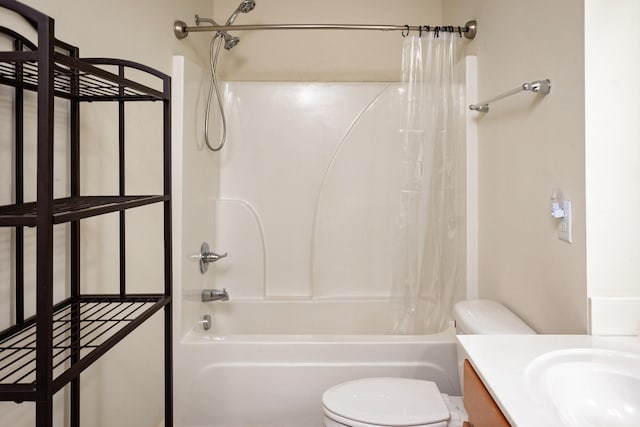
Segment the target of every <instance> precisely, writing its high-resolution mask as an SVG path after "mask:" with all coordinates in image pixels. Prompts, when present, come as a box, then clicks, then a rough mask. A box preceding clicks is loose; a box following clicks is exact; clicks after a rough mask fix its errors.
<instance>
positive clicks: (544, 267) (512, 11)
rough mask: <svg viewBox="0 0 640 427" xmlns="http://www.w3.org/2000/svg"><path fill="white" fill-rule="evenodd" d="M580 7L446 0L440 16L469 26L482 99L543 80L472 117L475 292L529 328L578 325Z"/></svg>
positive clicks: (582, 251) (580, 329)
mask: <svg viewBox="0 0 640 427" xmlns="http://www.w3.org/2000/svg"><path fill="white" fill-rule="evenodd" d="M583 16H584V8H583V2H582V1H580V0H571V1H563V2H556V1H552V0H544V1H526V2H522V1H520V2H513V1H509V0H486V1H482V2H478V1H473V0H451V1H446V2H443V19H444V20H449V21H452V22H464V21H466V20H468V19H472V18H473V19H477V20H478V23H479V30H478V37H477V38H476V40H475V41H473V42H471V43H469V45H468V52H469V53H475V54H477V55H478V77H479V80H478V81H479V84H478V91H479V97H480V98H487V97H491V96H494V95H497V94H499V93H502V92H504V91H506V90H508V89H511V88H514V87H516V86H518V85H520V84H521V83H523V82H525V81H531V80H537V79H543V78H549V79H550V80H551V81H552V84H553V88H552V90H551V94H549V95H548V96H547V97H545V98H544V99H542V98H540V97H536V96H534V95H532V94H529V93H526V94H518V95H516V96H513V97H511V98H508V99H505V100H503V101H500V102H497V103H495V104H494V105H493V106H492V107H491V111H490V112H489V113H488V114H485V115H480V114H479V115H478V126H479V131H478V132H479V177H478V185H479V236H478V238H479V273H478V275H479V278H478V279H479V294H480V297H484V298H493V299H496V300H498V301H501V302H503V303H504V304H505V305H507V306H508V307H509V308H511V309H512V310H513V311H514V312H516V313H517V314H518V315H519V316H521V317H522V318H523V319H524V320H525V321H527V322H528V323H529V324H530V325H531V326H532V327H533V328H534V329H535V330H536V331H538V332H542V333H565V332H568V333H584V332H586V328H587V310H586V308H587V300H586V261H585V257H586V241H585V240H586V237H585V235H586V233H585V179H584V176H585V175H584V170H585V148H584V138H585V136H584V124H585V123H584V24H583V19H584V18H583ZM554 188H560V189H562V191H563V192H564V195H565V197H566V199H568V200H571V201H572V202H573V215H574V225H573V243H572V244H568V243H565V242H562V241H560V240H558V238H557V232H556V221H554V220H553V219H552V218H551V217H550V215H549V209H550V196H551V192H552V190H553V189H554Z"/></svg>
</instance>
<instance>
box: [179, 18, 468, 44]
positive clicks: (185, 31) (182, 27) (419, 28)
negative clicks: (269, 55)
mask: <svg viewBox="0 0 640 427" xmlns="http://www.w3.org/2000/svg"><path fill="white" fill-rule="evenodd" d="M447 28H449V29H453V32H458V31H460V33H462V34H463V35H464V36H465V38H467V39H470V40H473V39H474V38H475V36H476V33H477V30H478V24H477V22H476V21H469V22H467V23H466V24H465V25H464V26H463V27H457V26H456V27H431V26H424V25H370V24H356V25H350V24H260V25H201V26H197V27H188V26H187V24H186V23H185V22H184V21H175V22H174V23H173V32H174V34H175V36H176V37H177V38H179V39H183V38H185V37H187V36H188V35H189V33H198V32H206V31H248V30H374V31H402V32H403V34H405V33H407V34H408V33H409V32H410V31H414V32H419V33H422V32H429V31H431V32H435V31H447V30H446V29H447ZM449 31H450V30H449Z"/></svg>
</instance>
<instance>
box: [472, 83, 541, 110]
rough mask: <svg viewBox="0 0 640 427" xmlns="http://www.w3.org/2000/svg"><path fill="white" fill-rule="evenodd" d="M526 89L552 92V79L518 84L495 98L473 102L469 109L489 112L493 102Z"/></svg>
mask: <svg viewBox="0 0 640 427" xmlns="http://www.w3.org/2000/svg"><path fill="white" fill-rule="evenodd" d="M524 91H531V92H535V93H540V94H542V95H546V94H548V93H549V92H551V80H549V79H546V80H536V81H535V82H531V83H523V84H522V85H521V86H518V87H517V88H515V89H511V90H510V91H507V92H505V93H502V94H500V95H497V96H494V97H493V98H489V99H487V100H486V101H482V102H478V103H477V104H471V105H469V109H470V110H473V111H478V112H480V113H487V112H489V104H491V103H492V102H495V101H498V100H500V99H502V98H506V97H508V96H511V95H515V94H516V93H520V92H524Z"/></svg>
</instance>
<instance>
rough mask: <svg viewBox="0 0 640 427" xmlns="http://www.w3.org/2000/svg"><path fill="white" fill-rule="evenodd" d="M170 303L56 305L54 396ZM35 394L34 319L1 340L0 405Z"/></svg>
mask: <svg viewBox="0 0 640 427" xmlns="http://www.w3.org/2000/svg"><path fill="white" fill-rule="evenodd" d="M169 301H170V297H167V296H165V295H156V294H152V295H129V296H125V297H120V296H104V295H94V296H81V297H78V298H77V299H71V298H70V299H68V300H65V301H63V302H62V303H60V304H58V306H56V308H55V310H54V315H53V378H54V381H53V388H54V392H55V391H57V390H59V389H60V388H62V387H63V386H64V385H65V384H66V383H67V382H68V379H69V378H71V377H73V376H75V375H77V374H78V373H80V372H82V371H83V370H84V369H86V368H87V367H88V366H90V365H91V364H92V363H93V362H95V361H96V360H97V359H98V358H100V356H102V355H103V354H104V353H106V352H107V351H108V350H109V349H110V348H111V347H113V346H114V345H115V344H117V343H118V342H119V341H120V340H122V338H124V337H125V336H126V335H127V334H129V332H131V331H132V330H133V329H135V328H136V327H137V326H139V325H140V324H141V323H142V322H144V321H145V320H147V319H148V318H149V317H151V316H152V315H153V314H154V313H156V312H157V311H158V310H160V309H161V308H162V307H164V306H165V305H166V304H167V303H168V302H169ZM74 358H75V361H73V363H72V360H73V359H74ZM35 390H36V319H35V317H34V318H31V319H29V320H28V321H27V322H25V323H24V324H23V325H16V326H13V327H12V328H9V329H8V330H5V331H4V332H2V334H0V400H4V401H7V400H19V401H22V400H26V401H28V400H35V398H36V394H35Z"/></svg>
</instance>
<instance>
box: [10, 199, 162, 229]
mask: <svg viewBox="0 0 640 427" xmlns="http://www.w3.org/2000/svg"><path fill="white" fill-rule="evenodd" d="M166 200H169V197H168V196H82V197H66V198H63V199H56V200H54V201H53V223H54V224H61V223H63V222H69V221H77V220H79V219H83V218H88V217H91V216H96V215H103V214H107V213H110V212H117V211H123V210H125V209H131V208H135V207H139V206H144V205H150V204H153V203H158V202H164V201H166ZM37 218H38V212H37V204H36V202H29V203H21V204H16V205H6V206H0V226H4V227H15V226H25V227H33V226H35V225H36V221H37Z"/></svg>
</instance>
